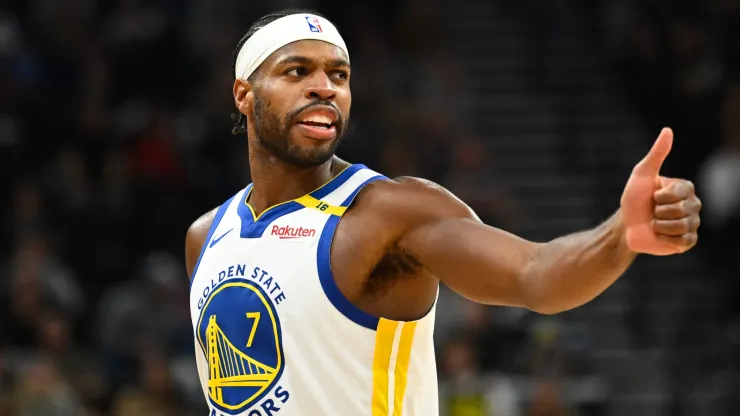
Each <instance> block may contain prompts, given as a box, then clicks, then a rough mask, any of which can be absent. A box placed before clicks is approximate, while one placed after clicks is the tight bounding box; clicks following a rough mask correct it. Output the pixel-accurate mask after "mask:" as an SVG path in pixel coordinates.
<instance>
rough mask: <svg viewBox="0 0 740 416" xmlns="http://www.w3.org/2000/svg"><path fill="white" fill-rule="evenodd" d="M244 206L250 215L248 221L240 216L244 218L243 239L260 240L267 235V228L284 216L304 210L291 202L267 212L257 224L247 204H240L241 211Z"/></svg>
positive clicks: (301, 206)
mask: <svg viewBox="0 0 740 416" xmlns="http://www.w3.org/2000/svg"><path fill="white" fill-rule="evenodd" d="M242 206H244V207H245V210H246V211H247V214H248V215H249V216H248V217H247V220H246V221H245V218H244V217H243V216H241V215H240V217H242V228H241V233H240V235H241V237H242V238H260V237H262V234H264V233H265V230H266V229H267V227H268V226H269V225H270V224H272V222H273V221H275V220H276V219H278V218H280V217H282V216H283V215H288V214H290V213H292V212H296V211H298V210H299V209H302V208H303V205H301V204H299V203H297V202H295V201H291V202H288V203H285V204H282V205H280V206H279V207H275V208H272V209H271V210H269V211H267V212H265V214H264V215H262V216H260V217H259V219H258V220H257V221H256V222H255V221H254V218H253V217H252V212H251V211H250V210H249V207H247V204H245V203H242V204H239V209H241V208H242Z"/></svg>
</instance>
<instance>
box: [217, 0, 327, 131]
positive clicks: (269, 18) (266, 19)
mask: <svg viewBox="0 0 740 416" xmlns="http://www.w3.org/2000/svg"><path fill="white" fill-rule="evenodd" d="M301 13H306V14H313V15H316V16H319V17H323V18H324V19H326V16H323V15H322V14H321V13H317V12H316V11H313V10H309V9H285V10H280V11H277V12H275V13H270V14H267V15H264V16H262V17H260V18H259V19H257V21H256V22H254V24H252V26H251V27H250V28H249V30H248V31H247V33H246V34H245V35H244V37H243V38H241V39H240V40H239V42H238V43H237V44H236V48H234V52H233V53H232V56H231V76H232V77H234V80H236V74H235V73H236V58H237V57H238V56H239V51H240V50H241V49H242V46H244V44H245V43H246V42H247V40H249V38H251V37H252V35H254V34H255V33H256V32H257V31H258V30H260V29H262V28H263V27H265V26H267V25H268V24H270V23H272V22H274V21H275V20H278V19H280V18H283V17H285V16H290V15H292V14H301ZM257 72H258V71H255V72H253V73H252V75H250V76H249V78H248V79H247V80H248V81H249V82H254V79H255V75H256V74H257ZM231 119H232V120H233V121H234V126H233V127H232V128H231V134H233V135H235V136H241V135H246V134H247V116H245V115H244V114H242V113H240V112H236V113H232V114H231Z"/></svg>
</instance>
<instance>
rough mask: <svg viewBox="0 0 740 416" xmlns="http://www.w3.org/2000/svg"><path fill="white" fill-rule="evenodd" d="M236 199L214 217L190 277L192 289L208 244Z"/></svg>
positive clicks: (225, 203) (227, 202) (222, 205)
mask: <svg viewBox="0 0 740 416" xmlns="http://www.w3.org/2000/svg"><path fill="white" fill-rule="evenodd" d="M239 193H241V192H239ZM237 195H238V194H237ZM234 197H236V195H233V196H232V197H231V198H229V199H228V200H227V201H226V202H224V203H223V204H221V206H220V207H218V211H216V216H215V217H213V222H212V223H211V227H210V228H209V229H208V234H207V235H206V239H205V240H203V247H202V248H201V249H200V255H198V261H196V262H195V267H193V274H192V275H191V276H190V288H191V289H192V288H193V282H194V281H195V275H196V274H197V273H198V266H200V261H201V260H203V255H204V254H205V253H206V249H207V248H208V243H210V242H211V239H212V238H213V233H214V232H216V228H218V224H219V223H220V222H221V218H223V217H224V214H225V213H226V210H227V209H228V208H229V206H231V201H233V200H234Z"/></svg>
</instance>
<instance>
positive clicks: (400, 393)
mask: <svg viewBox="0 0 740 416" xmlns="http://www.w3.org/2000/svg"><path fill="white" fill-rule="evenodd" d="M416 324H417V323H416V322H406V323H404V324H403V329H401V340H400V341H399V342H398V353H397V354H396V369H395V370H394V377H393V379H394V385H395V386H394V388H393V416H401V415H402V414H403V398H404V396H405V395H406V383H407V381H408V375H409V361H410V359H411V346H412V344H413V341H414V331H416Z"/></svg>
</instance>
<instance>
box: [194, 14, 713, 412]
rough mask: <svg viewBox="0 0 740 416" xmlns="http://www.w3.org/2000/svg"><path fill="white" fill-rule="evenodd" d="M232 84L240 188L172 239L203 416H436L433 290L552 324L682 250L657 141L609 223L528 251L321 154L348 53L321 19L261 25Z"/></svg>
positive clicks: (446, 203)
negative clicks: (636, 267) (241, 160)
mask: <svg viewBox="0 0 740 416" xmlns="http://www.w3.org/2000/svg"><path fill="white" fill-rule="evenodd" d="M234 77H235V81H234V88H233V95H234V101H235V103H236V107H237V108H238V110H239V116H238V117H235V120H236V127H235V128H234V132H235V133H237V134H242V133H244V134H246V135H247V137H248V141H249V163H250V168H251V176H252V179H253V181H254V182H253V183H252V184H250V185H248V186H247V187H246V188H244V189H242V190H239V191H238V192H236V193H235V194H234V196H233V197H231V198H230V199H229V200H227V201H226V202H224V203H223V204H222V205H221V206H220V207H218V208H216V209H214V210H213V211H211V212H209V213H207V214H205V215H203V216H202V217H201V218H199V219H198V220H196V221H195V222H194V223H193V224H192V226H191V227H190V229H189V230H188V233H187V238H186V257H187V269H188V273H189V274H190V275H191V291H190V302H191V311H192V320H193V327H194V335H195V343H196V355H197V362H198V367H199V373H200V378H201V383H202V386H203V389H204V393H205V396H206V399H207V402H208V405H209V407H210V415H212V416H216V415H245V416H272V415H280V416H297V415H312V416H313V415H316V416H334V415H337V416H380V415H384V416H385V415H389V416H390V415H392V416H401V415H404V416H434V415H437V414H438V404H437V374H436V373H437V372H436V368H435V357H434V349H433V344H432V332H433V326H434V313H435V303H436V299H437V294H438V286H439V282H443V283H444V284H446V285H448V286H449V287H450V288H452V289H453V290H454V291H456V292H457V293H459V294H461V295H462V296H464V297H466V298H468V299H470V300H472V301H475V302H480V303H484V304H487V305H507V306H514V307H522V308H527V309H530V310H532V311H535V312H538V313H542V314H554V313H558V312H562V311H566V310H568V309H572V308H575V307H578V306H580V305H583V304H584V303H586V302H588V301H590V300H591V299H593V298H594V297H596V296H598V295H599V294H600V293H601V292H603V291H604V290H605V289H606V288H607V287H609V285H611V284H612V283H613V282H614V281H615V280H616V279H617V278H618V277H619V276H620V275H621V274H622V273H623V272H624V271H625V269H627V267H628V266H629V265H630V263H632V261H633V260H634V258H635V256H636V255H637V254H638V253H644V254H651V255H671V254H678V253H683V252H685V251H686V250H689V249H690V248H692V247H693V246H694V244H696V240H697V234H696V231H697V228H698V226H699V216H698V213H699V209H700V205H701V204H700V202H699V200H698V199H697V197H696V196H695V194H694V188H693V185H692V184H691V183H690V182H687V181H685V180H681V179H669V178H665V177H662V176H659V173H658V172H659V169H660V167H661V164H662V162H663V160H664V159H665V157H666V156H667V155H668V152H669V151H670V148H671V144H672V140H673V133H672V132H671V130H669V129H664V130H663V131H662V132H661V133H660V136H659V137H658V139H657V141H656V142H655V144H654V146H653V148H652V149H651V150H650V152H649V153H648V154H647V156H646V157H645V158H644V159H643V160H642V161H641V162H640V163H638V164H637V165H636V167H635V168H634V170H633V172H632V175H631V176H630V178H629V180H628V181H627V184H626V187H625V189H624V193H623V195H622V199H621V207H620V209H619V210H618V211H617V212H616V213H615V214H614V215H613V216H612V217H611V218H609V219H608V220H606V221H605V222H604V223H602V224H601V225H599V226H597V227H596V228H594V229H591V230H587V231H583V232H580V233H576V234H572V235H569V236H566V237H562V238H558V239H555V240H553V241H550V242H547V243H536V242H531V241H526V240H524V239H521V238H518V237H516V236H514V235H511V234H509V233H507V232H505V231H502V230H498V229H495V228H492V227H490V226H487V225H485V224H482V223H481V221H480V220H479V219H478V217H477V216H476V215H475V213H474V212H473V211H472V210H471V209H470V208H469V207H467V206H466V205H465V203H464V202H463V201H461V200H459V199H457V198H456V197H455V196H454V195H452V194H450V193H449V192H447V191H446V190H445V189H443V188H442V187H440V186H439V185H436V184H434V183H431V182H429V181H425V180H422V179H417V178H408V177H405V178H396V179H389V178H386V177H384V176H383V175H381V174H379V173H376V172H374V171H372V170H371V169H369V168H367V167H365V166H363V165H359V164H350V163H348V162H346V161H344V160H341V159H339V158H338V157H336V156H335V155H334V151H335V149H336V148H337V145H338V144H339V142H340V140H341V138H342V134H343V133H344V131H345V129H346V126H347V121H348V119H349V115H350V105H351V102H352V96H351V93H350V79H351V69H350V54H349V52H348V49H347V46H346V45H345V43H344V41H343V40H342V37H341V36H340V34H339V33H338V31H337V29H336V28H335V27H334V26H333V25H332V23H331V22H329V21H328V20H326V19H325V18H323V17H322V16H319V15H316V14H311V13H302V12H296V13H280V14H274V15H269V16H266V17H264V18H262V19H260V20H259V21H258V22H257V23H255V25H254V26H253V27H252V28H251V29H250V30H249V32H248V34H247V36H245V38H244V39H242V41H241V42H240V43H239V45H238V47H237V50H236V52H235V62H234ZM419 140H423V138H419Z"/></svg>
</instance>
